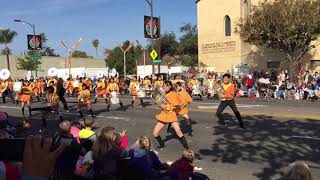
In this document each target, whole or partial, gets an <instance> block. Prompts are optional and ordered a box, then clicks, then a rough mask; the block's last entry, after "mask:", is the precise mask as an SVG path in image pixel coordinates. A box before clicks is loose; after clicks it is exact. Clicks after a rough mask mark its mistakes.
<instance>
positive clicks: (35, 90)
mask: <svg viewBox="0 0 320 180" xmlns="http://www.w3.org/2000/svg"><path fill="white" fill-rule="evenodd" d="M38 85H39V86H40V84H38V79H37V80H35V81H34V82H31V84H30V86H31V88H32V93H33V94H34V95H35V96H36V98H37V100H38V102H40V98H39V92H40V91H39V88H40V87H39V86H38ZM31 99H32V98H31Z"/></svg>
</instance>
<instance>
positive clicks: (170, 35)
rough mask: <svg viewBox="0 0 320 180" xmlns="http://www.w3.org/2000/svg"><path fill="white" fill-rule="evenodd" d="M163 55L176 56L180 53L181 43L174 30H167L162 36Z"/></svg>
mask: <svg viewBox="0 0 320 180" xmlns="http://www.w3.org/2000/svg"><path fill="white" fill-rule="evenodd" d="M160 47H161V52H160V55H161V57H163V56H165V55H167V54H168V55H170V56H174V55H176V54H177V53H178V48H179V43H178V41H177V39H176V35H175V33H174V32H166V33H164V34H163V35H162V36H161V38H160Z"/></svg>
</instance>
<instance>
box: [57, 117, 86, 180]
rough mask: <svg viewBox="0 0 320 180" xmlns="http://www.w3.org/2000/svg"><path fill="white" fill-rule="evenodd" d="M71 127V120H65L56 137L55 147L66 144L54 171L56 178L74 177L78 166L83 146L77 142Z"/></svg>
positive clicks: (60, 125)
mask: <svg viewBox="0 0 320 180" xmlns="http://www.w3.org/2000/svg"><path fill="white" fill-rule="evenodd" d="M70 129H71V124H70V122H69V121H63V122H62V123H60V124H59V131H60V132H59V133H58V134H56V135H55V137H54V141H53V142H54V146H53V148H54V149H56V148H58V147H59V146H61V145H66V148H65V149H64V151H63V153H62V154H61V156H60V157H59V158H58V159H57V161H56V164H55V170H54V173H53V177H54V179H72V178H73V175H74V174H73V172H74V170H75V168H76V163H77V160H78V158H79V154H80V150H81V146H80V145H79V144H78V143H77V140H76V139H75V138H73V136H72V134H71V132H70Z"/></svg>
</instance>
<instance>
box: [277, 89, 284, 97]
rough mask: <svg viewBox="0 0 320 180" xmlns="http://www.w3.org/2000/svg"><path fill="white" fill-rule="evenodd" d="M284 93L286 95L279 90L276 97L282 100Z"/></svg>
mask: <svg viewBox="0 0 320 180" xmlns="http://www.w3.org/2000/svg"><path fill="white" fill-rule="evenodd" d="M283 93H284V90H278V91H276V97H277V98H280V97H281V95H282V94H283Z"/></svg>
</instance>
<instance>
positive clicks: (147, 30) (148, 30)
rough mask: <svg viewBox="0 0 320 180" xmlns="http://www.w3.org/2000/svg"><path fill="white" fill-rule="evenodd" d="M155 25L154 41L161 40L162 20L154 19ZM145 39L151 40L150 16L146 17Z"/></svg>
mask: <svg viewBox="0 0 320 180" xmlns="http://www.w3.org/2000/svg"><path fill="white" fill-rule="evenodd" d="M152 24H153V32H152V35H153V39H159V38H160V18H157V17H153V20H152ZM143 28H144V38H148V39H151V17H150V16H144V27H143Z"/></svg>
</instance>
